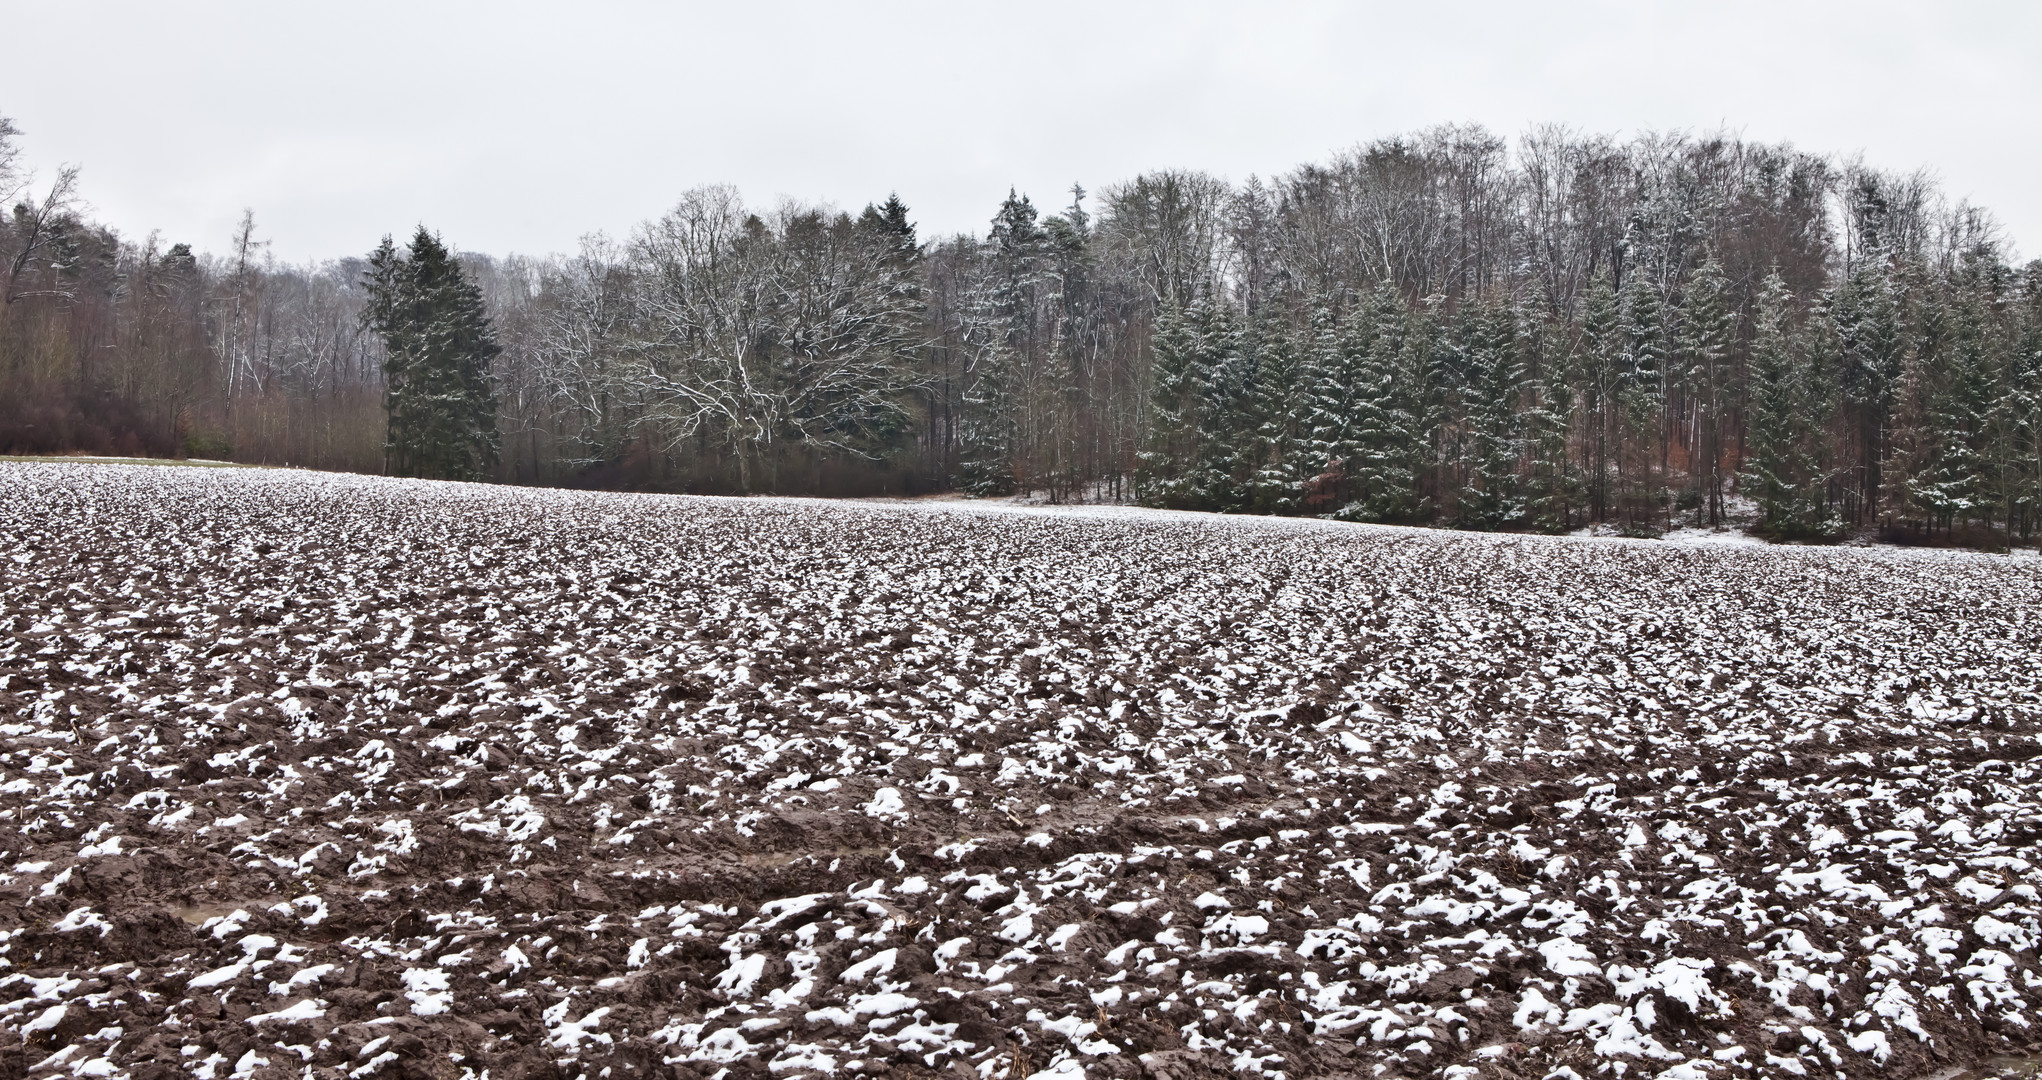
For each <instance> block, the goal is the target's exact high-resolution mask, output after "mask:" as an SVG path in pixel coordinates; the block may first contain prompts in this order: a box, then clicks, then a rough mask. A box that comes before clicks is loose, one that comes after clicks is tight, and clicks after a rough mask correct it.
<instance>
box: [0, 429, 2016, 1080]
mask: <svg viewBox="0 0 2042 1080" xmlns="http://www.w3.org/2000/svg"><path fill="white" fill-rule="evenodd" d="M0 540H4V543H0V552H4V555H0V558H4V562H0V632H4V637H0V712H4V723H0V751H4V752H0V870H4V872H0V1074H5V1075H9V1076H33V1077H42V1076H57V1075H64V1076H71V1075H77V1076H103V1077H133V1078H135V1080H169V1078H173V1077H175V1078H182V1077H186V1076H190V1077H195V1078H199V1080H259V1078H265V1077H286V1076H288V1077H303V1076H310V1077H315V1078H320V1080H372V1078H376V1077H386V1076H387V1077H449V1078H453V1077H478V1078H479V1077H481V1076H483V1075H485V1073H486V1074H487V1075H488V1076H489V1077H492V1078H493V1080H506V1078H515V1077H534V1078H536V1077H561V1078H573V1077H589V1078H591V1080H595V1078H608V1080H622V1078H625V1077H634V1076H646V1077H654V1076H660V1077H690V1076H695V1077H712V1076H721V1077H742V1076H760V1077H763V1076H778V1077H792V1076H806V1075H826V1074H838V1075H851V1074H859V1073H867V1074H873V1073H890V1074H905V1075H933V1074H939V1073H940V1074H948V1075H957V1076H974V1077H991V1076H1027V1075H1033V1076H1036V1077H1060V1076H1078V1075H1092V1076H1137V1075H1146V1076H1156V1077H1192V1076H1218V1075H1239V1074H1247V1075H1259V1076H1272V1077H1273V1076H1283V1077H1288V1078H1298V1077H1318V1076H1358V1077H1375V1076H1387V1075H1397V1076H1421V1075H1422V1076H1442V1077H1448V1078H1451V1080H1470V1078H1473V1077H1476V1076H1493V1077H1527V1078H1544V1077H1555V1076H1557V1077H1561V1078H1565V1080H1579V1078H1585V1077H1589V1076H1591V1075H1593V1074H1597V1073H1600V1074H1602V1075H1606V1076H1619V1077H1620V1076H1625V1075H1629V1074H1630V1073H1636V1074H1638V1075H1645V1074H1653V1075H1659V1076H1665V1077H1670V1078H1673V1080H1698V1078H1701V1077H1705V1076H1709V1077H1735V1076H1743V1075H1766V1076H1778V1075H1783V1074H1784V1075H1791V1076H1797V1077H1824V1078H1827V1077H1829V1076H1843V1077H1850V1078H1856V1077H1869V1076H1893V1077H1910V1076H1921V1075H1926V1074H1929V1073H1932V1072H1937V1071H1940V1070H1944V1069H1948V1068H1953V1067H1959V1066H1967V1065H1971V1064H1974V1063H1977V1062H1980V1061H1982V1060H1984V1059H1985V1058H1987V1057H1988V1056H1989V1055H1994V1054H2008V1053H2021V1052H2024V1051H2028V1050H2029V1048H2031V1047H2033V1046H2034V1044H2035V1043H2036V1042H2037V1040H2038V1039H2042V1029H2038V1027H2037V1025H2038V1024H2042V1012H2038V1011H2037V1007H2038V1003H2042V971H2038V964H2037V952H2036V950H2037V946H2038V941H2042V922H2038V918H2042V894H2038V892H2037V889H2036V884H2035V877H2034V875H2035V870H2036V860H2037V859H2038V855H2037V841H2038V836H2042V795H2038V784H2037V780H2038V770H2037V765H2036V755H2037V753H2038V742H2037V734H2038V721H2042V698H2038V685H2037V684H2038V680H2042V664H2038V663H2037V662H2036V657H2037V656H2038V655H2042V624H2038V620H2037V618H2036V616H2037V613H2038V611H2042V603H2038V601H2042V582H2038V574H2037V567H2036V565H2035V563H2034V562H2033V561H2032V560H2021V559H2010V558H2006V557H1995V556H1986V555H1975V554H1957V553H1947V552H1896V551H1861V550H1816V549H1785V548H1769V549H1748V548H1737V549H1708V548H1699V547H1679V546H1673V545H1668V544H1663V543H1649V542H1632V541H1587V540H1568V539H1544V538H1535V537H1522V536H1470V535H1456V534H1450V533H1440V532H1417V531H1405V530H1397V529H1389V528H1371V527H1361V526H1344V525H1331V524H1323V523H1314V522H1304V521H1264V520H1249V519H1218V518H1204V517H1196V516H1189V515H1171V514H1162V513H1147V512H1131V511H1114V510H1090V511H1083V510H1072V511H1053V510H1042V511H1018V510H1012V509H1006V510H1000V509H985V508H974V507H971V506H968V505H958V504H937V505H931V506H890V505H874V504H847V503H834V504H832V503H820V502H800V501H783V500H720V499H702V498H680V497H636V496H622V495H609V494H584V493H569V492H557V491H534V490H519V489H512V488H495V487H477V486H464V485H452V484H434V483H426V482H404V481H391V480H381V479H373V478H362V477H344V476H327V475H320V474H311V473H279V472H269V471H263V470H181V469H180V470H166V469H145V468H135V467H126V466H118V465H83V466H80V465H67V464H7V465H0Z"/></svg>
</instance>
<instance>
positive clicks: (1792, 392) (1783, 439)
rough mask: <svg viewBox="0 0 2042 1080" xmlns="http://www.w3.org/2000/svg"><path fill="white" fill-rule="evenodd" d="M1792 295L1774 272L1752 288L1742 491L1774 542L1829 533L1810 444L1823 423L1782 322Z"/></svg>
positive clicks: (1808, 369)
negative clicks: (1754, 310)
mask: <svg viewBox="0 0 2042 1080" xmlns="http://www.w3.org/2000/svg"><path fill="white" fill-rule="evenodd" d="M1792 303H1793V296H1792V295H1791V294H1790V293H1789V292H1788V291H1787V283H1786V281H1785V280H1783V279H1782V278H1781V277H1780V274H1779V271H1778V270H1777V269H1776V270H1774V271H1773V272H1772V273H1771V274H1769V275H1767V276H1766V279H1765V283H1764V284H1763V285H1761V286H1760V288H1759V296H1758V318H1757V320H1756V324H1755V326H1754V327H1753V336H1752V344H1751V370H1750V374H1749V383H1748V390H1749V393H1750V396H1751V405H1750V413H1749V416H1748V418H1747V421H1746V424H1747V430H1746V434H1745V466H1744V472H1743V475H1742V485H1741V486H1742V490H1743V491H1744V493H1745V494H1747V495H1749V496H1750V497H1751V499H1752V501H1753V502H1756V503H1757V504H1758V509H1759V526H1760V528H1761V529H1763V530H1764V531H1766V532H1767V533H1769V534H1771V535H1773V536H1775V537H1780V538H1795V537H1812V536H1819V535H1822V534H1824V533H1827V532H1830V531H1832V530H1833V529H1834V528H1835V523H1834V522H1832V521H1831V520H1830V519H1829V517H1828V514H1827V509H1826V507H1825V505H1824V501H1823V498H1822V484H1823V481H1824V477H1823V475H1822V469H1821V463H1820V462H1819V460H1817V459H1816V457H1815V455H1814V454H1813V453H1812V448H1811V443H1812V442H1813V439H1814V436H1815V432H1816V431H1817V430H1818V427H1819V425H1820V423H1821V420H1822V414H1821V410H1820V404H1821V402H1820V398H1819V397H1818V396H1817V394H1816V393H1815V385H1814V383H1815V380H1814V377H1813V371H1812V365H1810V364H1809V363H1808V361H1807V359H1806V357H1805V354H1804V353H1803V352H1802V350H1801V349H1799V348H1797V346H1796V343H1795V341H1794V336H1793V333H1792V328H1791V327H1790V326H1789V325H1788V318H1789V314H1790V311H1789V309H1790V307H1791V305H1792Z"/></svg>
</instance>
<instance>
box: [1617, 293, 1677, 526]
mask: <svg viewBox="0 0 2042 1080" xmlns="http://www.w3.org/2000/svg"><path fill="white" fill-rule="evenodd" d="M1622 308H1623V316H1622V317H1623V324H1624V333H1623V336H1624V358H1623V362H1622V363H1621V364H1619V365H1618V369H1617V377H1616V385H1617V395H1616V397H1617V411H1618V413H1619V418H1620V425H1621V435H1622V438H1621V439H1620V440H1619V445H1620V446H1623V447H1626V448H1628V450H1629V453H1628V454H1627V455H1625V456H1626V457H1628V459H1629V460H1628V461H1623V460H1620V462H1619V466H1618V469H1617V475H1618V479H1619V488H1620V490H1619V495H1618V502H1619V503H1621V504H1622V510H1623V519H1624V527H1625V529H1626V530H1627V531H1629V532H1649V531H1651V530H1652V529H1654V528H1657V527H1658V525H1659V523H1660V521H1659V514H1660V509H1661V507H1660V503H1661V501H1662V498H1663V496H1664V492H1663V491H1658V490H1655V485H1654V483H1653V478H1654V473H1653V468H1654V464H1655V463H1654V460H1653V459H1654V458H1655V457H1660V458H1663V455H1664V454H1665V448H1666V431H1665V407H1666V366H1667V365H1666V359H1667V352H1668V350H1667V347H1666V322H1665V314H1666V312H1665V306H1664V304H1663V302H1662V301H1661V299H1660V295H1659V288H1658V286H1656V285H1654V284H1652V283H1651V282H1650V281H1647V280H1646V279H1645V276H1644V275H1643V274H1640V273H1635V272H1634V273H1633V274H1632V275H1631V277H1630V279H1629V280H1628V281H1626V282H1625V283H1624V288H1623V294H1622Z"/></svg>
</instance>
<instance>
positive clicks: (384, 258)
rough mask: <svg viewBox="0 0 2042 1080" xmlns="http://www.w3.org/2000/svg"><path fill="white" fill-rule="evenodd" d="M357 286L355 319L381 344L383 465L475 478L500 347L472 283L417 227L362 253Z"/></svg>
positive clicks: (486, 441) (492, 451)
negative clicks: (404, 246) (359, 313)
mask: <svg viewBox="0 0 2042 1080" xmlns="http://www.w3.org/2000/svg"><path fill="white" fill-rule="evenodd" d="M366 284H367V286H368V294H369V300H368V304H367V306H366V307H365V308H364V310H363V320H364V321H365V322H366V323H367V325H368V326H369V327H370V328H371V329H372V330H374V331H375V332H376V333H377V334H378V335H379V336H381V337H382V339H383V347H384V360H383V378H384V386H385V390H384V397H383V401H384V408H385V410H386V411H387V413H388V416H389V427H388V434H387V436H386V440H385V453H386V456H387V459H388V466H387V468H388V469H389V471H390V472H391V473H392V474H394V475H398V476H419V477H429V478H434V479H441V480H475V479H480V478H481V477H482V476H483V475H484V474H485V473H486V472H487V471H488V470H489V469H490V468H491V467H492V466H493V465H495V464H496V458H497V452H498V446H499V436H498V433H497V427H496V390H495V382H494V380H493V379H492V378H491V376H490V371H489V365H490V361H491V360H493V359H495V358H496V355H497V354H498V352H500V351H501V350H500V349H499V347H498V346H497V343H496V336H495V332H494V330H493V329H492V328H491V326H490V321H489V316H488V314H487V313H486V312H485V310H484V308H483V303H482V292H481V290H480V289H478V288H476V286H475V284H474V283H473V282H471V281H470V280H469V279H468V276H467V274H466V273H465V272H463V270H462V269H461V264H460V263H458V262H456V261H455V260H454V258H453V256H452V254H451V253H449V252H448V251H447V249H446V247H445V246H444V245H443V244H441V243H440V241H439V238H438V237H436V236H434V235H433V234H432V233H430V232H428V231H426V229H425V227H424V226H420V227H419V230H418V233H417V235H416V236H414V237H412V240H411V245H410V248H409V250H408V251H407V252H404V253H402V254H400V253H399V252H398V250H397V247H396V245H395V244H394V243H393V242H392V241H391V239H390V238H389V237H387V236H386V237H384V238H383V243H382V245H381V246H379V247H378V248H377V249H376V250H375V251H374V252H373V253H372V254H371V255H370V256H369V272H368V277H367V281H366Z"/></svg>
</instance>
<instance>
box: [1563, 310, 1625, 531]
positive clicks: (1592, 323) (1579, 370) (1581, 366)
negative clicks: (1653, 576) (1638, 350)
mask: <svg viewBox="0 0 2042 1080" xmlns="http://www.w3.org/2000/svg"><path fill="white" fill-rule="evenodd" d="M1623 355H1624V342H1623V322H1622V313H1621V311H1620V309H1619V307H1618V303H1617V293H1616V290H1615V289H1614V288H1612V287H1611V286H1610V281H1609V276H1608V275H1607V274H1605V273H1603V272H1602V271H1600V270H1598V271H1596V275H1595V280H1594V281H1593V282H1592V283H1590V285H1589V288H1588V296H1587V299H1586V300H1585V301H1584V303H1583V304H1582V310H1581V333H1580V337H1579V345H1578V349H1577V351H1576V353H1575V363H1574V370H1575V379H1576V380H1577V385H1579V386H1580V387H1581V416H1582V422H1583V424H1584V425H1586V432H1585V437H1584V438H1583V440H1582V442H1583V447H1582V467H1583V471H1584V472H1586V473H1587V477H1588V515H1589V517H1590V519H1592V520H1594V521H1598V522H1601V521H1607V520H1609V517H1610V514H1611V504H1612V498H1611V496H1612V492H1613V487H1614V484H1613V481H1612V478H1611V475H1610V474H1611V473H1612V472H1613V471H1614V470H1615V469H1616V468H1617V460H1616V454H1617V452H1618V450H1619V449H1620V448H1621V446H1622V443H1621V441H1620V440H1621V437H1622V432H1621V431H1620V430H1619V428H1618V425H1617V413H1618V409H1617V406H1618V395H1619V383H1618V372H1619V370H1620V368H1621V366H1622V362H1623Z"/></svg>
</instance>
